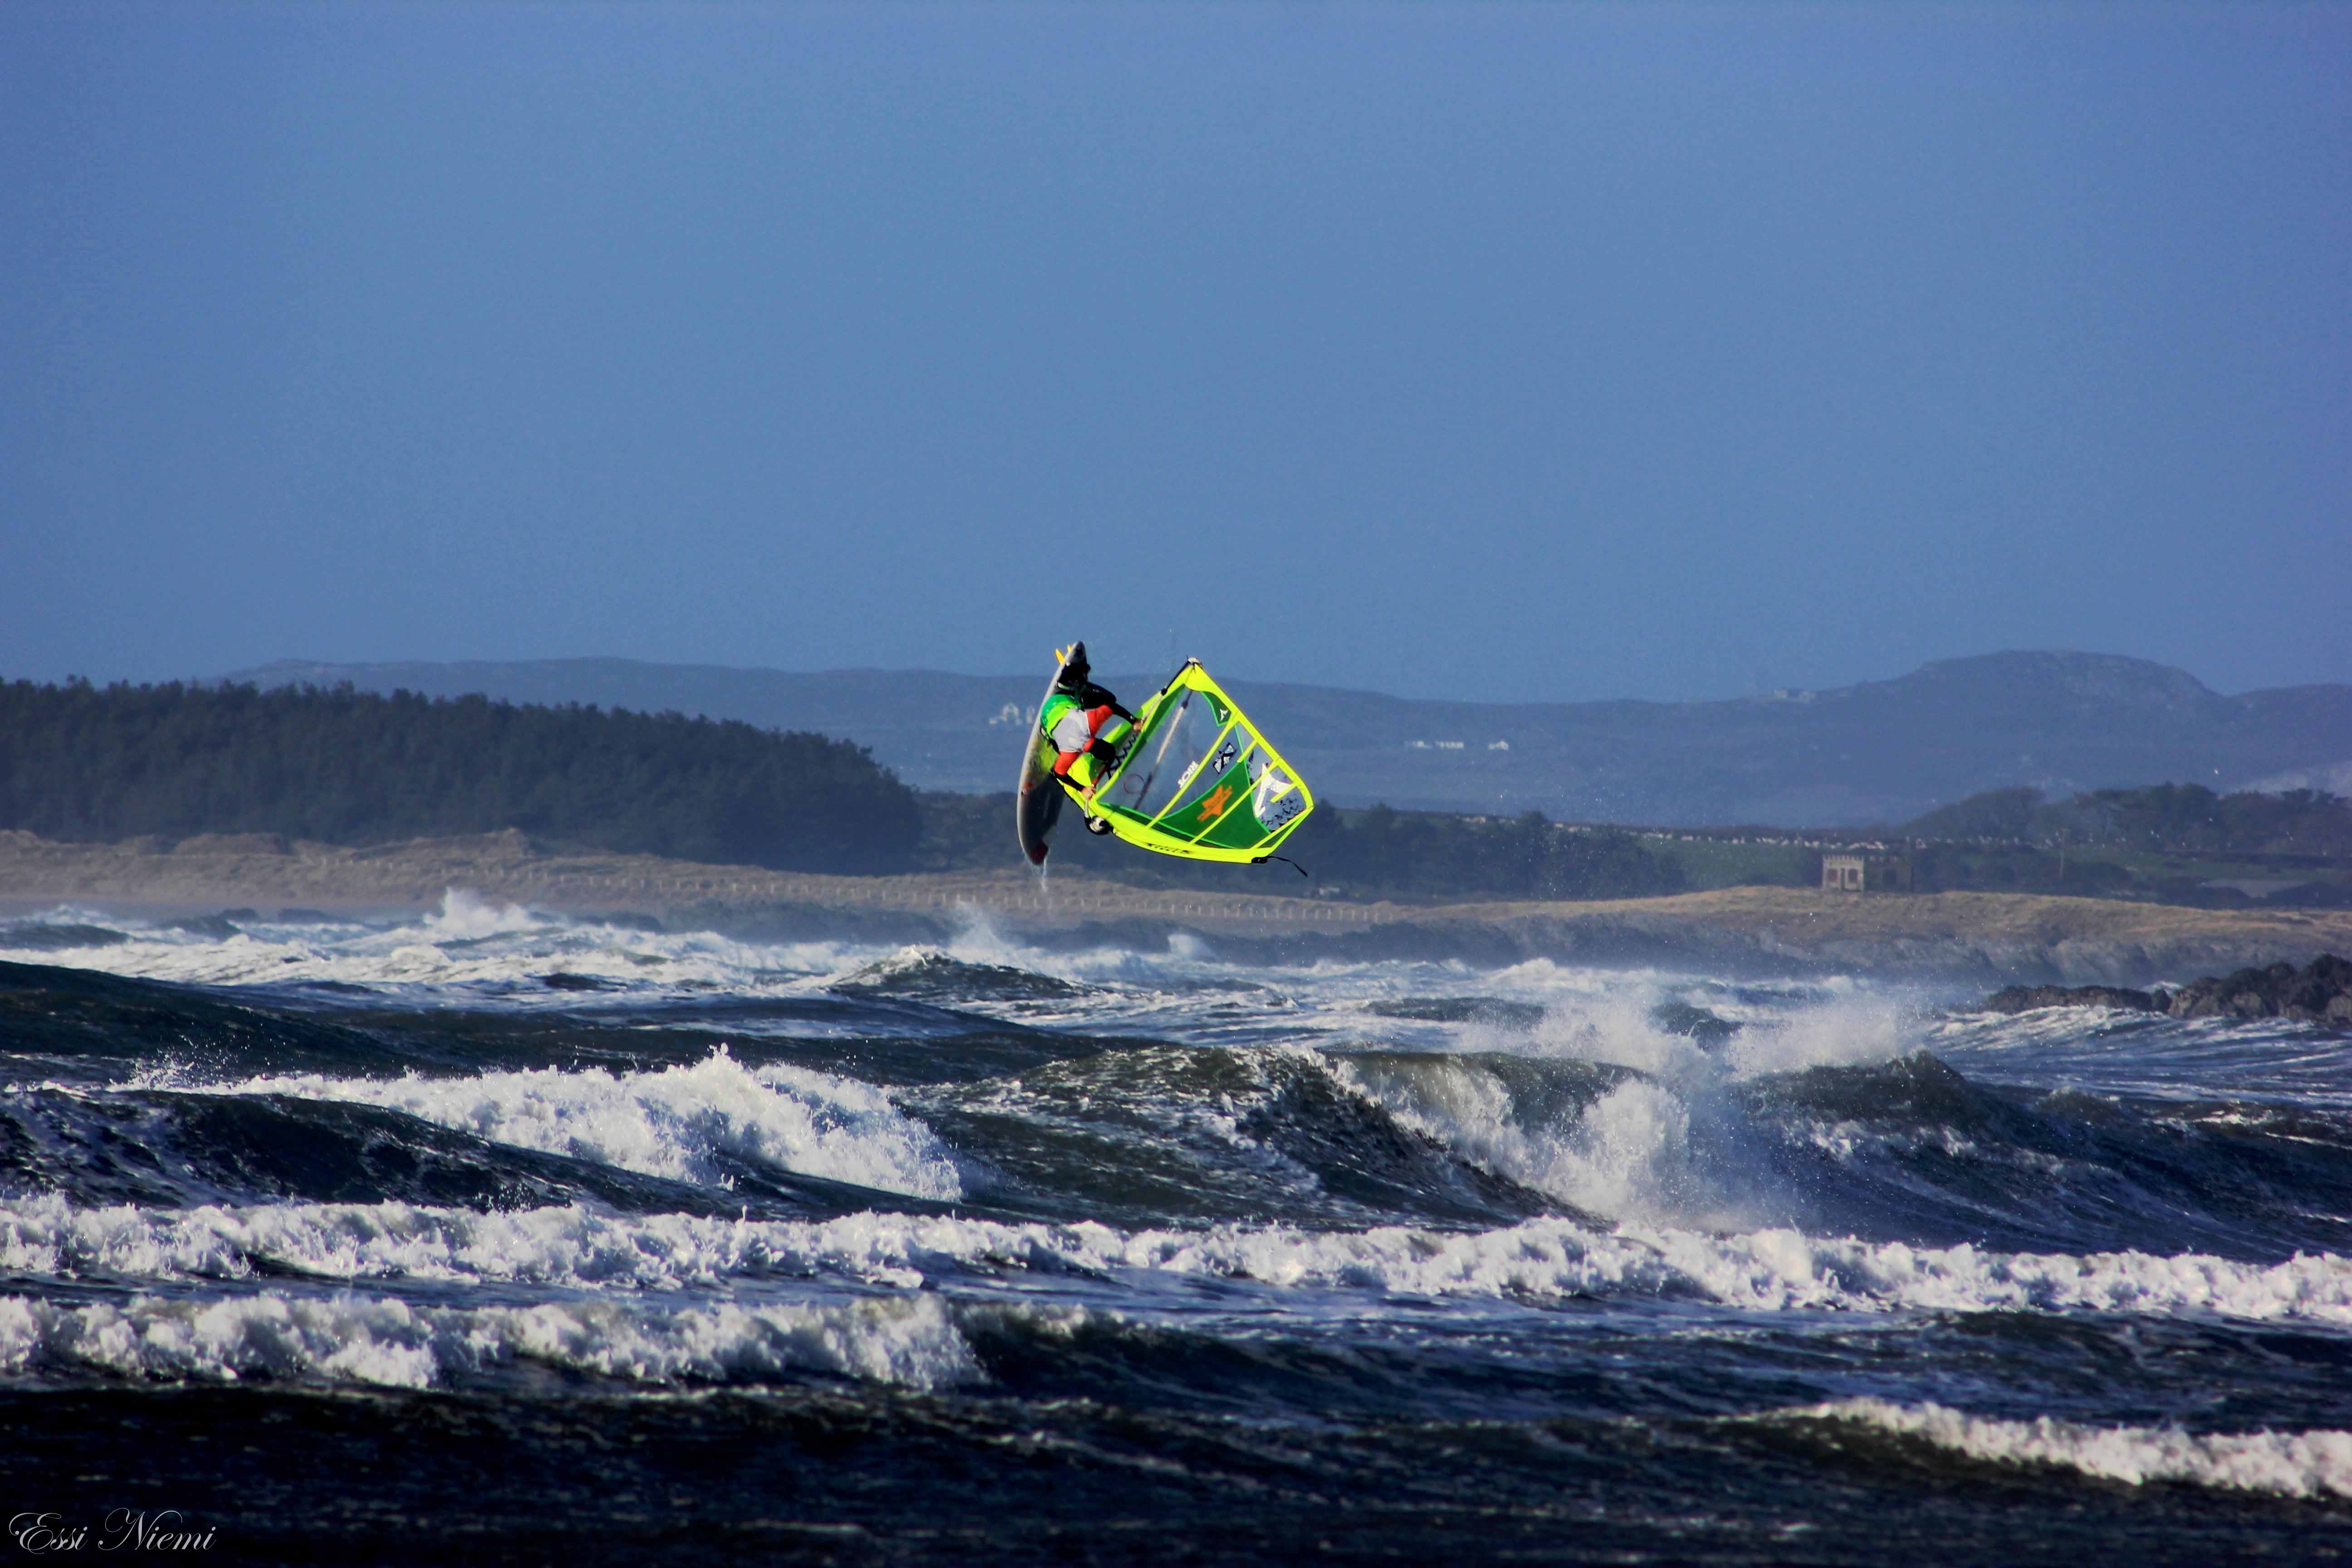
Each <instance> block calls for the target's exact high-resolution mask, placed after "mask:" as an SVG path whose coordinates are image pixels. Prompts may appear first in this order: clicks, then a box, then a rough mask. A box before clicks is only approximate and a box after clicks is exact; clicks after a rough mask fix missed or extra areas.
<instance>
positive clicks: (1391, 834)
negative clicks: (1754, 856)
mask: <svg viewBox="0 0 2352 1568" xmlns="http://www.w3.org/2000/svg"><path fill="white" fill-rule="evenodd" d="M922 806H923V820H924V836H923V847H922V853H923V857H924V864H925V867H926V868H928V869H932V870H942V871H944V870H964V869H981V868H988V867H992V866H1003V865H1007V864H1017V863H1018V856H1017V852H1016V851H1015V850H1014V849H1013V797H1012V795H932V794H926V795H924V796H923V797H922ZM1282 852H1283V854H1284V856H1285V857H1286V858H1287V861H1288V862H1289V863H1287V864H1286V863H1283V862H1269V863H1267V864H1265V865H1263V866H1234V865H1230V864H1219V863H1213V862H1208V861H1196V860H1184V859H1180V858H1173V857H1170V856H1162V855H1153V854H1150V853H1148V852H1146V851H1143V850H1139V849H1136V848H1133V847H1130V846H1128V845H1124V844H1121V843H1119V842H1118V841H1117V840H1115V839H1109V838H1096V837H1091V836H1090V835H1088V834H1087V833H1084V832H1081V831H1080V830H1079V826H1078V823H1077V818H1076V813H1075V812H1070V813H1066V814H1065V818H1064V822H1063V825H1062V829H1061V830H1060V831H1057V832H1056V833H1055V837H1054V854H1053V863H1054V864H1055V866H1056V867H1082V868H1086V869H1087V870H1088V871H1092V872H1099V873H1101V874H1103V875H1105V876H1112V877H1117V878H1118V879H1119V880H1120V881H1123V882H1129V883H1134V884H1137V885H1140V886H1150V887H1181V888H1203V889H1227V890H1231V889H1245V890H1248V891H1252V892H1262V893H1291V894H1296V893H1300V892H1305V891H1308V890H1310V889H1311V890H1313V891H1316V892H1318V893H1321V894H1323V895H1326V896H1333V897H1342V898H1382V899H1403V900H1417V899H1496V900H1516V899H1618V898H1638V897H1642V896H1643V895H1646V894H1653V893H1675V892H1680V891H1682V890H1683V889H1684V888H1685V886H1686V885H1687V884H1686V881H1685V877H1684V873H1683V868H1682V866H1681V864H1680V862H1678V861H1676V860H1675V859H1674V858H1672V857H1670V856H1666V855H1661V854H1658V853H1657V852H1655V851H1654V850H1652V849H1651V848H1650V847H1648V846H1646V845H1644V844H1643V842H1642V841H1641V839H1640V838H1638V837H1635V836H1634V835H1633V834H1631V833H1628V832H1625V831H1624V830H1623V829H1622V828H1616V827H1570V826H1562V825H1561V824H1559V823H1555V822H1549V821H1547V820H1546V819H1545V818H1544V816H1543V815H1542V814H1541V813H1540V812H1533V811H1530V812H1528V813H1526V814H1524V815H1522V816H1510V817H1485V816H1457V815H1455V814H1453V813H1450V812H1436V811H1397V810H1394V809H1392V808H1391V807H1389V806H1386V805H1375V806H1371V807H1370V808H1368V809H1362V810H1341V809H1339V807H1336V806H1333V805H1328V804H1325V805H1319V806H1318V807H1317V808H1316V811H1315V813H1314V814H1313V815H1312V816H1309V817H1307V820H1306V821H1305V822H1304V823H1302V824H1300V825H1299V827H1298V830H1297V832H1296V833H1293V834H1292V835H1291V836H1290V837H1289V838H1288V839H1286V840H1285V841H1284V845H1283V851H1282ZM1294 865H1295V866H1296V867H1297V869H1294V868H1293V866H1294ZM1299 870H1304V871H1305V872H1306V873H1307V876H1306V877H1305V878H1304V879H1302V878H1301V877H1300V875H1299Z"/></svg>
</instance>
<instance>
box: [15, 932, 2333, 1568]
mask: <svg viewBox="0 0 2352 1568" xmlns="http://www.w3.org/2000/svg"><path fill="white" fill-rule="evenodd" d="M1039 941H1042V939H1034V940H1029V941H1024V940H1023V939H1022V938H1020V937H1018V936H1017V935H1014V934H1008V933H1007V932H1005V931H999V930H997V929H993V928H992V927H991V926H990V925H988V924H987V923H986V922H985V921H983V920H981V919H980V918H978V917H974V918H973V920H972V921H971V923H970V924H969V925H968V926H967V927H965V928H964V929H963V930H962V931H961V934H959V935H958V936H957V937H956V938H955V939H954V940H953V941H950V942H945V943H943V944H940V945H936V946H917V947H895V946H892V945H889V944H887V943H881V942H870V941H868V942H861V941H858V940H853V939H852V938H851V937H850V936H848V935H844V936H843V937H842V938H841V939H840V940H810V941H803V942H749V941H744V940H739V939H736V938H730V937H729V936H726V935H722V934H719V933H717V932H712V931H664V930H661V929H659V928H658V927H657V926H656V924H655V923H654V922H651V921H642V920H634V919H626V918H618V917H616V918H614V919H613V920H609V921H597V920H582V919H565V918H561V917H555V916H550V915H545V914H541V913H534V912H531V911H529V910H521V909H513V908H505V907H499V906H495V905H491V904H488V903H484V902H482V901H480V900H475V899H471V898H468V897H467V896H465V895H463V894H455V893H453V894H452V895H451V896H450V897H449V898H448V899H447V900H446V901H445V902H444V904H443V905H442V906H441V907H440V909H439V910H436V912H434V913H432V914H430V915H428V916H425V917H423V918H420V919H414V920H408V921H375V922H365V921H337V920H331V919H326V918H323V917H317V916H306V915H304V914H302V913H301V912H299V911H288V912H285V913H281V914H279V915H278V916H276V917H274V918H271V917H265V916H262V915H258V914H252V913H248V912H246V911H233V912H232V913H231V914H230V915H228V916H227V917H226V918H223V917H212V918H209V919H205V920H195V921H183V922H180V923H178V924H175V925H162V924H157V923H152V922H143V921H133V920H129V919H126V918H121V917H119V916H116V915H113V914H110V913H108V912H106V911H104V910H95V909H57V910H47V911H43V912H40V913H37V914H32V915H25V916H19V917H12V918H11V920H10V921H7V922H5V923H0V961H5V966H0V1057H5V1059H0V1080H5V1093H0V1273H5V1278H0V1412H5V1418H0V1503H5V1510H0V1511H5V1514H6V1515H8V1516H9V1519H10V1523H9V1531H10V1536H11V1541H10V1543H9V1549H10V1550H12V1551H15V1552H19V1553H26V1552H43V1553H44V1554H47V1555H58V1556H72V1555H77V1554H79V1553H80V1552H96V1551H98V1550H99V1549H100V1547H101V1546H102V1545H106V1544H107V1543H109V1542H113V1543H114V1544H115V1545H116V1546H117V1548H118V1549H120V1550H124V1551H126V1552H163V1551H173V1552H178V1553H180V1554H183V1555H199V1554H201V1555H205V1556H208V1557H210V1558H212V1559H215V1560H218V1561H224V1562H240V1563H243V1562H252V1563H365V1562H379V1561H381V1562H403V1563H409V1562H466V1563H565V1564H588V1563H636V1562H644V1561H647V1560H650V1559H653V1558H655V1557H656V1556H659V1557H666V1558H674V1559H677V1560H680V1561H691V1562H697V1563H739V1562H740V1563H751V1562H760V1563H803V1562H806V1563H988V1562H1011V1563H1027V1562H1055V1563H1261V1562H1287V1561H1307V1562H1333V1563H1362V1562H1379V1563H1436V1562H1446V1563H1476V1562H1537V1563H1649V1562H1673V1563H1888V1562H1898V1561H1905V1560H1909V1561H1914V1562H1921V1563H2068V1564H2072V1565H2079V1564H2082V1563H2084V1562H2085V1561H2089V1560H2093V1559H2094V1555H2096V1556H2098V1557H2104V1558H2106V1559H2108V1560H2111V1561H2115V1562H2129V1563H2215V1562H2228V1561H2239V1560H2245V1559H2251V1558H2266V1559H2273V1560H2280V1561H2319V1560H2328V1559H2333V1558H2336V1557H2337V1556H2341V1555H2343V1554H2345V1553H2346V1552H2347V1551H2352V1040H2347V1038H2346V1037H2343V1036H2341V1035H2334V1034H2329V1033H2327V1032H2325V1031H2323V1030H2319V1029H2316V1028H2314V1027H2311V1026H2302V1025H2291V1024H2278V1023H2241V1022H2221V1021H2200V1022H2195V1023H2184V1022H2180V1021H2176V1020H2173V1019H2170V1018H2168V1017H2164V1016H2152V1015H2139V1014H2123V1013H2108V1012H2103V1011H2097V1010H2090V1009H2068V1010H2057V1011H2048V1012H2042V1013H2037V1014H2030V1015H2026V1016H2021V1017H2005V1016H1991V1015H1985V1014H1980V1013H1971V1012H1969V1011H1967V1010H1966V1009H1967V1005H1968V1004H1969V1003H1970V1002H1971V1001H1972V1000H1973V999H1975V998H1976V997H1978V996H1979V995H1980V994H1981V990H1982V986H1981V984H1980V983H1979V984H1958V983H1953V984H1937V983H1936V982H1933V981H1918V982H1910V983H1901V984H1897V983H1891V982H1889V981H1886V980H1885V979H1883V978H1881V979H1873V978H1867V977H1859V976H1850V975H1840V974H1835V973H1815V974H1809V975H1804V976H1800V977H1774V976H1770V975H1761V974H1737V975H1735V974H1724V973H1704V972H1699V971H1696V970H1694V971H1691V972H1677V971H1675V970H1673V969H1670V968H1663V967H1662V968H1649V969H1601V968H1582V967H1574V966H1570V965H1568V964H1564V963H1549V962H1535V963H1518V964H1515V965H1512V966H1509V967H1482V966H1479V965H1476V964H1472V963H1463V962H1459V961H1444V960H1438V959H1429V960H1415V959H1412V958H1410V957H1392V958H1386V959H1380V960H1360V961H1359V960H1347V961H1342V960H1339V959H1331V960H1328V961H1326V962H1320V963H1290V964H1274V963H1265V962H1258V961H1249V960H1248V958H1247V955H1242V956H1236V954H1235V953H1230V952H1220V948H1219V943H1218V942H1217V940H1216V939H1215V938H1213V937H1207V938H1203V937H1197V936H1192V935H1184V934H1179V935H1175V936H1162V937H1159V938H1152V939H1135V940H1117V939H1115V938H1114V937H1113V936H1111V935H1109V934H1105V933H1096V934H1095V935H1088V934H1087V933H1083V932H1081V933H1079V934H1077V935H1076V936H1071V937H1067V938H1062V939H1056V941H1055V944H1054V945H1050V946H1049V945H1038V944H1037V943H1038V942H1039ZM2174 978H2176V979H2185V978H2189V977H2188V976H2176V977H2174ZM76 1531H79V1532H80V1533H79V1535H77V1534H76V1533H75V1532H76Z"/></svg>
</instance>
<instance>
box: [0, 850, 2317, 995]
mask: <svg viewBox="0 0 2352 1568" xmlns="http://www.w3.org/2000/svg"><path fill="white" fill-rule="evenodd" d="M453 890H461V891H464V892H467V893H471V894H473V895H475V896H477V897H479V898H481V899H484V900H492V901H496V902H501V903H519V904H526V905H530V906H532V907H535V908H539V909H542V910H548V911H550V912H551V913H557V914H566V915H574V916H583V915H609V914H617V913H626V914H632V915H642V916H650V917H652V918H654V919H657V920H660V921H664V922H665V923H667V924H671V925H680V924H693V925H700V926H706V927H709V928H710V929H714V930H721V931H735V932H738V933H740V934H743V935H747V936H755V937H756V936H769V935H773V936H801V935H805V934H812V933H815V932H819V931H824V932H831V933H834V934H851V935H860V936H866V937H870V938H872V939H875V940H885V941H902V942H924V941H937V940H943V939H946V938H950V937H952V936H953V935H954V934H956V933H957V932H958V931H961V930H963V929H966V928H967V927H969V925H970V924H971V923H972V922H973V921H975V920H984V921H987V922H989V923H991V924H993V925H995V926H997V927H999V928H1000V929H1003V930H1005V931H1009V932H1014V933H1018V934H1019V935H1020V936H1022V937H1023V939H1024V940H1027V941H1032V942H1041V943H1045V944H1048V945H1073V944H1084V943H1089V942H1109V941H1119V942H1160V941H1165V940H1166V939H1167V938H1168V937H1169V936H1171V935H1174V934H1176V933H1179V932H1191V933H1194V934H1197V935H1199V936H1201V937H1202V938H1205V939H1210V940H1213V941H1216V942H1218V943H1219V944H1220V946H1221V947H1223V948H1225V949H1227V950H1228V951H1230V952H1232V953H1233V954H1234V956H1235V957H1247V956H1250V955H1252V954H1256V955H1260V956H1263V957H1264V958H1265V959H1266V960H1268V961H1274V960H1290V961H1298V960H1311V959H1313V958H1316V957H1325V956H1328V957H1330V958H1334V959H1341V960H1356V959H1373V958H1390V957H1404V956H1423V957H1433V958H1447V957H1458V958H1464V959H1469V960H1474V961H1478V962H1486V963H1495V962H1501V963H1508V962H1514V961H1518V960H1525V959H1533V958H1551V959H1557V960H1561V961H1567V962H1575V963H1599V964H1642V965H1648V964H1655V965H1660V966H1673V965H1675V964H1679V963H1696V962H1702V961H1703V962H1705V963H1707V964H1709V965H1711V966H1716V967H1727V968H1729V969H1731V970H1733V971H1736V972H1741V973H1779V974H1801V973H1825V972H1832V971H1847V972H1864V973H1889V974H1912V975H1918V976H1922V977H1935V978H1940V979H1948V980H1952V981H1959V980H1967V981H1969V982H1970V983H1977V982H1981V981H1986V980H1999V981H2000V982H2002V983H2005V984H2009V983H2027V984H2033V983H2042V982H2063V983H2066V984H2151V983H2158V982H2164V981H2179V980H2184V979H2187V978H2189V977H2192V976H2194V975H2198V974H2204V973H2220V972H2223V971H2226V970H2230V969H2234V968H2239V967H2242V966H2245V965H2248V964H2261V963H2275V962H2279V961H2281V960H2285V961H2288V962H2292V963H2306V962H2308V961H2309V960H2310V959H2312V958H2313V957H2315V956H2317V955H2318V954H2319V953H2321V952H2339V953H2343V952H2352V910H2203V909H2189V908H2181V907H2178V906H2172V905H2163V904H2147V903H2135V902H2126V901H2123V900H2101V899H2078V898H2051V897H2044V896H2042V895H2037V894H2022V893H1923V894H1869V895H1854V894H1836V893H1822V892H1820V891H1817V890H1815V889H1807V888H1760V887H1757V888H1727V889H1717V890H1715V891H1711V892H1703V893H1683V894H1676V895H1673V896H1670V897H1658V898H1643V899H1623V900H1601V901H1593V902H1580V903H1538V902H1466V903H1453V904H1418V905H1416V904H1400V903H1386V902H1382V903H1353V902H1345V901H1341V900H1330V899H1316V898H1296V897H1283V896H1276V895H1269V894H1257V893H1239V892H1236V893H1212V892H1198V891H1190V890H1181V889H1143V888H1132V887H1129V886H1126V885H1124V884H1122V883H1119V882H1117V881H1114V880H1111V879H1107V878H1103V877H1100V876H1094V875H1088V874H1087V873H1085V872H1081V871H1062V872H1057V873H1056V874H1055V876H1054V877H1052V878H1051V879H1039V878H1037V877H1035V876H1034V875H1033V874H1031V873H1029V872H1027V871H1025V870H1023V869H1019V868H1008V869H1006V870H1004V871H1001V872H954V873H933V874H922V875H909V876H896V877H838V876H821V875H815V874H807V873H798V872H785V871H771V870H766V869H763V868H759V867H746V866H706V865H698V864H696V863H693V862H688V861H680V860H667V859H663V858H658V857H656V856H648V855H616V854H606V853H604V852H601V851H593V850H573V849H565V848H561V847H545V846H541V845H536V844H534V843H533V842H532V841H531V840H530V838H529V837H526V836H525V835H523V834H521V833H520V832H516V831H513V830H509V831H507V832H503V833H494V834H484V835H478V836H474V837H459V838H437V839H417V840H412V841H409V842H406V843H401V844H391V845H382V846H376V847H368V848H351V847H342V846H335V845H325V844H314V843H308V842H289V841H287V840H284V839H280V838H277V837H271V836H268V835H257V834H248V835H205V836H202V837H193V838H188V839H184V840H182V841H180V842H179V843H177V844H176V845H167V844H164V843H162V842H159V841H155V840H152V839H151V840H131V841H130V842H127V843H121V844H64V843H57V842H53V841H50V840H46V839H42V838H39V837H36V836H34V835H32V834H29V833H24V832H19V831H5V832H0V907H5V908H6V909H8V910H15V911H16V912H20V913H21V912H28V911H30V910H37V909H41V908H47V907H50V906H54V905H57V904H84V905H94V906H98V907H101V908H110V909H113V910H118V911H122V912H140V911H147V912H154V913H161V914H165V915H172V914H186V913H196V912H210V911H215V910H224V909H254V910H263V911H265V912H266V911H268V910H271V909H284V908H288V907H292V908H298V909H305V910H319V911H321V912H326V913H333V914H341V915H364V916H385V915H400V914H415V913H421V912H423V911H425V910H430V909H433V908H435V907H437V906H438V905H439V904H440V902H441V900H443V898H444V897H445V896H446V895H447V894H448V893H450V892H451V891H453Z"/></svg>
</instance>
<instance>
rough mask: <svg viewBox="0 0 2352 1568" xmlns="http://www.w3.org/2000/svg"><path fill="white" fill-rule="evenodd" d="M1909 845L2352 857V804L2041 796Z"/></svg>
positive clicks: (1973, 801) (2190, 793)
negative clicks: (1938, 842)
mask: <svg viewBox="0 0 2352 1568" xmlns="http://www.w3.org/2000/svg"><path fill="white" fill-rule="evenodd" d="M1899 831H1900V832H1902V833H1903V834H1904V835H1906V837H1916V838H1927V839H1955V840H1990V841H1999V842H2010V843H2018V844H2028V845H2033V846H2036V847H2043V848H2053V847H2058V846H2061V845H2074V846H2085V847H2087V846H2103V847H2112V848H2116V849H2138V850H2146V851H2150V852H2153V853H2156V854H2161V855H2284V856H2308V857H2318V858H2331V859H2333V858H2347V857H2352V801H2347V800H2346V799H2344V798H2343V797H2342V796H2340V795H2329V794H2327V793H2326V792H2325V791H2321V790H2308V789H2299V790H2289V791H2287V792H2285V793H2284V794H2278V795H2263V794H2256V793H2254V792H2252V791H2251V790H2248V791H2241V792H2239V793H2237V794H2235V795H2217V794H2215V793H2214V792H2213V791H2211V790H2210V789H2207V788H2206V787H2205V786H2203V785H2202V784H2147V785H2143V786H2141V787H2139V788H2137V789H2095V790H2085V791H2084V792H2082V793H2081V794H2078V795H2073V796H2071V797H2069V798H2067V799H2065V800H2047V799H2044V798H2043V796H2042V792H2041V791H2040V790H2038V789H2030V788H2021V789H1996V790H1987V791H1985V792H1984V793H1983V794H1981V795H1970V796H1969V797H1968V798H1967V799H1966V800H1962V801H1956V802H1954V803H1953V804H1952V805H1947V806H1941V807H1938V808H1937V809H1936V810H1934V811H1931V812H1929V813H1927V815H1926V816H1921V817H1917V818H1915V819H1914V820H1912V821H1910V822H1907V823H1905V824H1904V825H1903V826H1902V828H1901V829H1900V830H1899Z"/></svg>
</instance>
